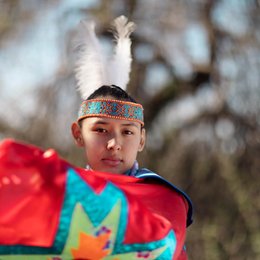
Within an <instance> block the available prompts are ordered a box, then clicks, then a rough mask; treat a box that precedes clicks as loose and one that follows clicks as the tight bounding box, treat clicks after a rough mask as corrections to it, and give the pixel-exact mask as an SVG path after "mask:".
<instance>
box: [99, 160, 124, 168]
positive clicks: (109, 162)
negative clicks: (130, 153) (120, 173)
mask: <svg viewBox="0 0 260 260" xmlns="http://www.w3.org/2000/svg"><path fill="white" fill-rule="evenodd" d="M102 161H103V163H105V164H106V165H107V166H110V167H116V166H118V165H119V164H120V163H121V162H122V160H120V159H117V158H104V159H102Z"/></svg>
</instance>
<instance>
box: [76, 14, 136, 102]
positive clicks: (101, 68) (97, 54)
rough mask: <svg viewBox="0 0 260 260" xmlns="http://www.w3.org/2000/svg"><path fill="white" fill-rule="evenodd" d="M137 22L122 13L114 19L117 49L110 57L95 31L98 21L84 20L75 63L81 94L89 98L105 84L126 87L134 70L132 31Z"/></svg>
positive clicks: (84, 97)
mask: <svg viewBox="0 0 260 260" xmlns="http://www.w3.org/2000/svg"><path fill="white" fill-rule="evenodd" d="M134 29H135V24H134V23H133V22H128V20H127V18H126V17H124V16H120V17H118V18H116V19H115V20H114V22H113V34H114V37H115V39H116V43H117V44H116V47H115V52H114V55H113V57H112V59H110V61H109V60H108V58H107V57H106V56H105V55H104V53H103V51H102V48H101V46H100V42H99V40H98V39H97V36H96V34H95V24H94V22H86V21H83V22H82V26H81V30H80V36H79V39H78V41H77V46H76V49H77V52H78V59H77V61H76V67H75V77H76V80H77V88H78V90H79V91H80V94H81V97H82V98H83V99H87V98H88V97H89V95H90V94H92V93H93V92H94V91H95V90H96V89H98V88H99V87H101V86H102V85H112V84H114V85H117V86H119V87H121V88H123V89H124V90H125V89H126V87H127V83H128V81H129V74H130V71H131V62H132V57H131V40H130V38H129V36H130V34H131V33H132V32H133V31H134Z"/></svg>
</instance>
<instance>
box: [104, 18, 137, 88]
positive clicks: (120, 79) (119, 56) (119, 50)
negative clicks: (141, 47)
mask: <svg viewBox="0 0 260 260" xmlns="http://www.w3.org/2000/svg"><path fill="white" fill-rule="evenodd" d="M112 25H113V30H112V32H113V34H114V37H115V39H116V42H117V45H116V47H115V53H114V56H113V58H112V61H111V63H110V66H109V68H108V69H109V73H108V74H109V77H110V81H111V82H112V84H114V85H117V86H119V87H121V88H122V89H124V90H126V87H127V84H128V82H129V76H130V72H131V63H132V56H131V43H132V42H131V39H130V37H129V36H130V34H131V33H132V32H133V31H134V30H135V24H134V23H133V22H128V19H127V18H126V17H125V16H119V17H118V18H116V19H115V20H114V22H113V23H112Z"/></svg>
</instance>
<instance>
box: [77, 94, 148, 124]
mask: <svg viewBox="0 0 260 260" xmlns="http://www.w3.org/2000/svg"><path fill="white" fill-rule="evenodd" d="M86 117H107V118H114V119H121V120H131V121H136V122H139V123H140V124H141V125H142V126H143V125H144V116H143V107H142V105H140V104H137V103H134V102H129V101H122V100H114V99H90V100H85V101H83V102H82V104H81V106H80V110H79V114H78V121H80V120H81V119H83V118H86Z"/></svg>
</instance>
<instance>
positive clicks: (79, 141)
mask: <svg viewBox="0 0 260 260" xmlns="http://www.w3.org/2000/svg"><path fill="white" fill-rule="evenodd" d="M71 133H72V136H73V137H74V140H75V143H76V145H77V146H79V147H83V146H84V140H83V137H82V134H81V128H80V126H79V124H78V123H77V122H74V123H72V125H71Z"/></svg>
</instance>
